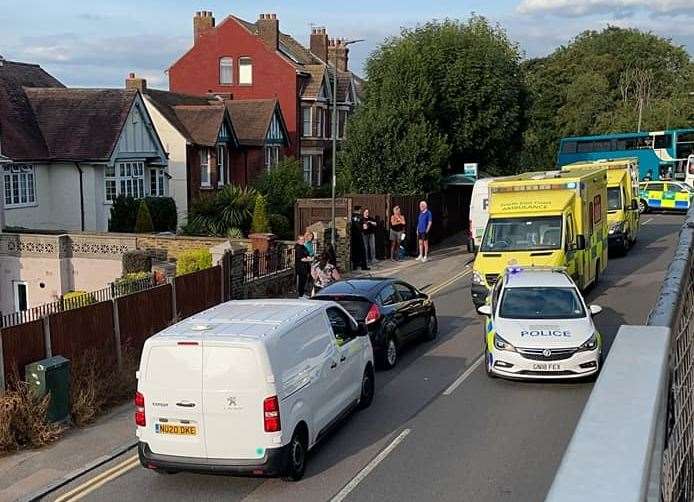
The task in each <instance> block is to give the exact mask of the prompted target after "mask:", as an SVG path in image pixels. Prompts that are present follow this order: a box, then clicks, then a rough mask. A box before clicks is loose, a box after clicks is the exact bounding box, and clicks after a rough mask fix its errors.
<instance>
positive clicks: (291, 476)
mask: <svg viewBox="0 0 694 502" xmlns="http://www.w3.org/2000/svg"><path fill="white" fill-rule="evenodd" d="M307 444H308V440H307V438H306V437H305V434H304V433H303V431H302V430H301V429H297V430H295V431H294V435H293V436H292V440H291V441H290V442H289V446H288V448H287V453H286V455H287V456H286V459H285V466H286V472H285V475H284V479H285V480H287V481H299V480H300V479H301V478H303V477H304V472H305V471H306V450H307Z"/></svg>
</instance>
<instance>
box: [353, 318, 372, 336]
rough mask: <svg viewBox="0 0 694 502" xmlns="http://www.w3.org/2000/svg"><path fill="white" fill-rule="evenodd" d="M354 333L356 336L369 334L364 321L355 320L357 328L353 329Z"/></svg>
mask: <svg viewBox="0 0 694 502" xmlns="http://www.w3.org/2000/svg"><path fill="white" fill-rule="evenodd" d="M355 334H356V335H357V336H368V335H369V329H368V328H367V327H366V323H364V321H359V322H357V328H356V330H355Z"/></svg>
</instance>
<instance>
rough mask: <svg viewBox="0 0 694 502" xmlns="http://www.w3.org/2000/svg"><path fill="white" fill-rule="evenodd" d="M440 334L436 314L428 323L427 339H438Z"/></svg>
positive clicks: (430, 317)
mask: <svg viewBox="0 0 694 502" xmlns="http://www.w3.org/2000/svg"><path fill="white" fill-rule="evenodd" d="M438 332H439V321H438V319H436V314H432V315H431V316H429V320H428V321H427V330H426V339H427V340H429V341H431V340H435V339H436V334H437V333H438Z"/></svg>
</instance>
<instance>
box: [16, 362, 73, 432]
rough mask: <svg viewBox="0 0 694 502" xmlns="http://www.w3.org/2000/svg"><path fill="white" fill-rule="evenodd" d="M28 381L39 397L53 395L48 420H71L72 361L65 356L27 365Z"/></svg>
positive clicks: (26, 375) (26, 374)
mask: <svg viewBox="0 0 694 502" xmlns="http://www.w3.org/2000/svg"><path fill="white" fill-rule="evenodd" d="M24 371H25V377H26V381H27V383H28V384H29V387H30V388H31V389H33V390H34V392H36V395H37V396H41V397H43V396H45V395H46V394H48V393H50V394H51V402H50V404H49V405H48V414H47V418H48V420H49V421H50V422H64V421H66V420H68V418H70V361H69V360H67V359H65V358H64V357H63V356H54V357H49V358H48V359H43V360H41V361H37V362H35V363H31V364H27V365H26V367H25V369H24Z"/></svg>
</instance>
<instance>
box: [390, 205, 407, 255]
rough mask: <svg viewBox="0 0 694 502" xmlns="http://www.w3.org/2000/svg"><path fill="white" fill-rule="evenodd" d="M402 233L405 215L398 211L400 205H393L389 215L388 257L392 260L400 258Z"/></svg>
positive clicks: (403, 232) (403, 233)
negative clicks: (391, 212)
mask: <svg viewBox="0 0 694 502" xmlns="http://www.w3.org/2000/svg"><path fill="white" fill-rule="evenodd" d="M404 235H405V217H404V216H403V215H402V213H401V212H400V206H395V207H394V208H393V215H392V216H391V217H390V258H391V259H392V260H394V261H398V260H399V259H400V243H401V242H402V239H403V236H404Z"/></svg>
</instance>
